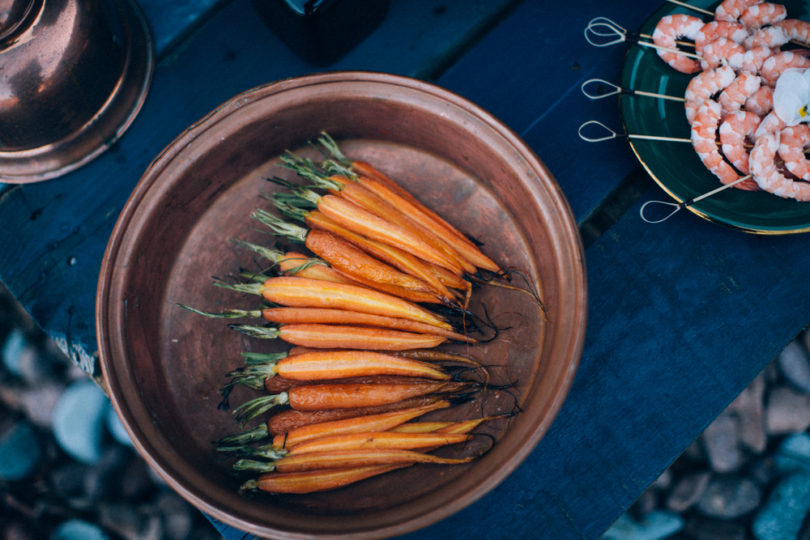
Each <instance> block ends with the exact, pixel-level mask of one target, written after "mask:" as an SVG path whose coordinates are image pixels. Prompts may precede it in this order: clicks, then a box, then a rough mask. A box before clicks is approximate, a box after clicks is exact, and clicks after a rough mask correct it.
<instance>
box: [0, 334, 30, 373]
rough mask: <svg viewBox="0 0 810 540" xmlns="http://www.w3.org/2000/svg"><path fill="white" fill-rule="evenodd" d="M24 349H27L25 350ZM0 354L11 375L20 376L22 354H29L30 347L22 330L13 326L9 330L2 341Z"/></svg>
mask: <svg viewBox="0 0 810 540" xmlns="http://www.w3.org/2000/svg"><path fill="white" fill-rule="evenodd" d="M26 349H29V351H26ZM0 354H2V357H3V366H5V368H6V369H7V370H9V372H10V373H11V374H12V375H15V376H17V377H22V355H23V354H30V348H29V347H28V343H27V341H26V339H25V334H24V333H23V331H22V330H20V329H19V328H15V329H13V330H12V331H11V332H9V334H8V336H7V337H6V340H5V341H4V342H3V350H2V351H1V352H0Z"/></svg>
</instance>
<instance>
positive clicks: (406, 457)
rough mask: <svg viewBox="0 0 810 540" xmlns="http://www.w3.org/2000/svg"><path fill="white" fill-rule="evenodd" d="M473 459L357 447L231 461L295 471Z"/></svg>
mask: <svg viewBox="0 0 810 540" xmlns="http://www.w3.org/2000/svg"><path fill="white" fill-rule="evenodd" d="M473 459H474V458H473V457H472V456H471V457H466V458H443V457H439V456H434V455H432V454H423V453H421V452H415V451H413V450H396V449H392V450H381V449H372V450H366V449H358V450H338V451H332V452H308V453H304V454H300V455H290V456H286V457H283V458H281V459H277V460H275V461H253V460H239V461H237V462H236V463H235V464H234V469H236V470H258V471H264V472H272V471H278V472H298V471H312V470H322V469H341V468H348V467H365V466H371V465H404V464H413V463H437V464H444V465H458V464H462V463H469V462H470V461H472V460H473Z"/></svg>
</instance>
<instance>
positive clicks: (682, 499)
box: [666, 472, 711, 512]
mask: <svg viewBox="0 0 810 540" xmlns="http://www.w3.org/2000/svg"><path fill="white" fill-rule="evenodd" d="M710 478H711V474H710V473H709V472H698V473H692V474H687V475H684V476H683V478H681V479H680V480H678V481H677V482H676V483H675V485H674V486H673V488H672V490H671V491H670V492H669V496H668V497H667V500H666V507H667V508H668V509H669V510H672V511H673V512H684V511H686V510H688V509H689V508H691V507H692V505H694V504H695V503H696V502H697V501H698V499H700V496H701V495H703V492H704V491H705V490H706V486H708V485H709V479H710Z"/></svg>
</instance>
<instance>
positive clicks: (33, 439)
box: [0, 421, 42, 481]
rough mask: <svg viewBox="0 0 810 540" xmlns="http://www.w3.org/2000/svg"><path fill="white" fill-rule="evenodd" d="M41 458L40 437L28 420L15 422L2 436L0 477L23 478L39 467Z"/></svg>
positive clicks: (0, 442)
mask: <svg viewBox="0 0 810 540" xmlns="http://www.w3.org/2000/svg"><path fill="white" fill-rule="evenodd" d="M41 458H42V450H41V447H40V443H39V439H38V438H37V434H36V432H35V431H34V428H33V427H31V425H30V424H29V423H28V422H24V421H20V422H17V423H15V424H14V425H13V426H12V427H11V428H10V429H9V430H8V431H7V432H6V433H5V434H3V436H2V437H0V478H2V479H4V480H9V481H15V480H22V479H23V478H25V477H27V476H28V475H30V474H31V473H32V472H33V471H34V469H36V468H37V466H38V465H39V463H40V459H41Z"/></svg>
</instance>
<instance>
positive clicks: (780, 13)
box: [740, 2, 787, 28]
mask: <svg viewBox="0 0 810 540" xmlns="http://www.w3.org/2000/svg"><path fill="white" fill-rule="evenodd" d="M785 17H787V8H786V7H785V6H783V5H782V4H772V3H770V2H762V3H761V4H754V5H753V6H750V7H748V8H746V9H745V11H743V13H742V15H740V22H741V23H743V25H744V26H745V27H746V28H761V27H763V26H766V25H769V24H774V23H777V22H779V21H782V20H784V19H785Z"/></svg>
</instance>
